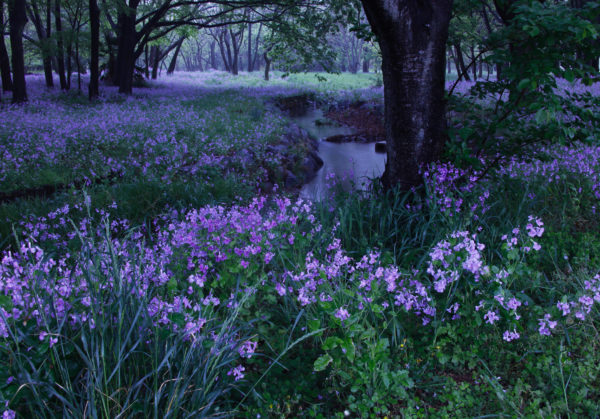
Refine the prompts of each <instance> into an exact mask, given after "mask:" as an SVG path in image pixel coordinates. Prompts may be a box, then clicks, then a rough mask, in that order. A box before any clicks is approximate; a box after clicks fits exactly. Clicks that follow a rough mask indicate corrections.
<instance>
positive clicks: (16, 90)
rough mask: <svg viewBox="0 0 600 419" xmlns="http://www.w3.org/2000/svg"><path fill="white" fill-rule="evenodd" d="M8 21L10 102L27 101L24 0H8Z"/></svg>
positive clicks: (25, 15)
mask: <svg viewBox="0 0 600 419" xmlns="http://www.w3.org/2000/svg"><path fill="white" fill-rule="evenodd" d="M8 23H9V25H10V48H11V56H12V67H13V90H12V92H13V97H12V103H22V102H27V87H26V85H25V56H24V53H23V30H24V29H25V24H26V23H27V14H26V10H25V1H24V0H9V1H8Z"/></svg>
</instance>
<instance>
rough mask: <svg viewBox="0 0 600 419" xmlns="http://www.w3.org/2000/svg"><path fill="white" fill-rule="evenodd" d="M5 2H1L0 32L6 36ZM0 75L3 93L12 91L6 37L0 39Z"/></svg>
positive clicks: (1, 0) (0, 0)
mask: <svg viewBox="0 0 600 419" xmlns="http://www.w3.org/2000/svg"><path fill="white" fill-rule="evenodd" d="M5 29H6V28H5V26H4V0H0V30H1V31H2V33H3V34H4V33H5V32H6V31H5ZM0 73H1V76H2V91H4V92H7V91H10V90H12V78H11V75H10V58H9V57H8V51H7V50H6V45H5V44H4V36H2V37H0Z"/></svg>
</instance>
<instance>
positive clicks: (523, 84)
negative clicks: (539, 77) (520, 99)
mask: <svg viewBox="0 0 600 419" xmlns="http://www.w3.org/2000/svg"><path fill="white" fill-rule="evenodd" d="M530 84H531V83H530V80H529V79H523V80H521V81H520V82H519V84H518V85H517V89H518V90H524V89H526V88H527V87H528V86H529V85H530Z"/></svg>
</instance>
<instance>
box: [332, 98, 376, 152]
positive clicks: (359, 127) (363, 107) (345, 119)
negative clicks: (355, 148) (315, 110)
mask: <svg viewBox="0 0 600 419" xmlns="http://www.w3.org/2000/svg"><path fill="white" fill-rule="evenodd" d="M325 116H326V117H327V118H328V119H330V120H332V121H335V122H337V123H339V124H341V125H344V126H348V127H351V128H352V131H353V134H352V135H335V136H332V137H329V138H327V139H326V140H325V141H329V142H332V143H347V142H358V143H375V142H383V141H385V127H384V120H383V108H382V106H381V105H380V104H377V103H372V102H353V103H348V104H344V103H341V104H338V105H335V106H330V107H329V109H328V110H327V112H325Z"/></svg>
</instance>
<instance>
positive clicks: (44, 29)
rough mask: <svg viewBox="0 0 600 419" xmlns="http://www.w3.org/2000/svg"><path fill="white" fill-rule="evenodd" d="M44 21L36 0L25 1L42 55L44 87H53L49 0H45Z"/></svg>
mask: <svg viewBox="0 0 600 419" xmlns="http://www.w3.org/2000/svg"><path fill="white" fill-rule="evenodd" d="M46 6H47V7H46V15H45V18H46V21H45V23H44V21H43V20H42V14H41V13H40V9H39V8H38V4H37V2H36V1H32V2H29V3H26V10H27V13H28V14H29V20H31V21H32V22H33V26H34V27H35V32H36V35H37V37H38V44H37V46H38V47H39V49H40V53H41V55H42V65H43V68H44V78H45V81H46V87H54V80H53V78H52V46H51V44H50V35H51V26H52V22H51V17H52V15H51V10H50V9H51V7H52V6H51V4H50V0H47V1H46Z"/></svg>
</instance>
